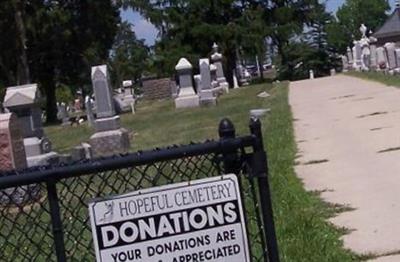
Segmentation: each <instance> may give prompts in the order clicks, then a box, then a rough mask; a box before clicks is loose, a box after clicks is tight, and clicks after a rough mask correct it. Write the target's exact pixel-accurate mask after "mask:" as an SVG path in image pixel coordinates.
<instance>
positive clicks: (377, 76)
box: [345, 71, 400, 87]
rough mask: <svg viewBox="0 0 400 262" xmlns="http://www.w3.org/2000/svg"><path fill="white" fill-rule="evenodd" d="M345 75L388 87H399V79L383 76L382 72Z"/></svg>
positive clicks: (352, 72) (348, 73) (397, 77)
mask: <svg viewBox="0 0 400 262" xmlns="http://www.w3.org/2000/svg"><path fill="white" fill-rule="evenodd" d="M345 75H349V76H355V77H359V78H362V79H366V80H371V81H376V82H379V83H383V84H386V85H388V86H396V87H400V77H399V76H391V75H385V74H384V73H382V72H355V71H351V72H347V73H345Z"/></svg>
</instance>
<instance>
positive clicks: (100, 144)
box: [90, 65, 130, 157]
mask: <svg viewBox="0 0 400 262" xmlns="http://www.w3.org/2000/svg"><path fill="white" fill-rule="evenodd" d="M92 84H93V90H94V95H95V99H96V101H95V103H96V118H97V119H96V120H95V129H96V133H95V134H93V135H92V136H91V137H90V145H91V148H92V151H93V156H94V157H103V156H111V155H115V154H120V153H127V152H128V150H129V147H130V142H129V134H128V131H127V130H126V129H124V128H121V124H120V117H119V116H117V115H116V113H115V107H114V100H113V96H112V90H111V86H110V81H109V76H108V71H107V66H106V65H100V66H94V67H92Z"/></svg>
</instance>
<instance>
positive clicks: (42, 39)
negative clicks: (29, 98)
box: [25, 0, 120, 122]
mask: <svg viewBox="0 0 400 262" xmlns="http://www.w3.org/2000/svg"><path fill="white" fill-rule="evenodd" d="M25 10H26V12H25V14H26V17H25V19H26V21H28V23H27V24H29V27H28V30H27V39H28V41H27V53H28V59H29V67H30V69H31V75H32V80H33V81H36V82H39V83H40V86H41V88H42V90H43V91H44V93H45V95H46V111H47V122H55V121H57V107H56V87H57V86H60V85H62V84H65V85H68V86H73V87H75V88H78V87H82V86H84V85H87V84H88V83H90V67H91V66H92V65H94V64H100V63H106V62H107V58H108V51H109V49H110V48H111V46H112V43H113V39H114V35H115V33H116V31H117V24H118V23H119V20H120V18H119V6H118V5H116V4H114V3H113V1H111V0H107V1H96V0H82V1H45V0H42V1H27V2H26V6H25Z"/></svg>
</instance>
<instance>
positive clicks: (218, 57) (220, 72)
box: [211, 43, 229, 90]
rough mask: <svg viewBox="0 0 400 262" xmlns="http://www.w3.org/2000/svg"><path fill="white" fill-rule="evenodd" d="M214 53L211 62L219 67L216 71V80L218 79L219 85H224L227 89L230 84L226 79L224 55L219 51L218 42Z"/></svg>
mask: <svg viewBox="0 0 400 262" xmlns="http://www.w3.org/2000/svg"><path fill="white" fill-rule="evenodd" d="M212 49H213V54H212V55H211V62H212V63H213V64H214V65H215V66H216V67H217V71H216V78H217V79H216V80H217V81H218V85H219V86H221V87H222V89H224V90H226V89H227V88H229V84H228V82H227V81H226V78H225V74H224V69H223V66H222V60H223V56H222V54H221V53H219V51H218V45H217V43H214V45H213V47H212Z"/></svg>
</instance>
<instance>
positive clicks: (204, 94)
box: [199, 58, 217, 105]
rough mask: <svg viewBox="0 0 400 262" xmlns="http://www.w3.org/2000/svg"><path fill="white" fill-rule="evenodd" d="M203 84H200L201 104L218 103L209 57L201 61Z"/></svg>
mask: <svg viewBox="0 0 400 262" xmlns="http://www.w3.org/2000/svg"><path fill="white" fill-rule="evenodd" d="M199 67H200V75H201V85H200V87H201V88H200V92H199V96H200V104H201V105H216V104H217V99H216V97H215V96H214V93H213V90H212V82H211V72H210V61H209V60H208V58H203V59H200V61H199Z"/></svg>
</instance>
